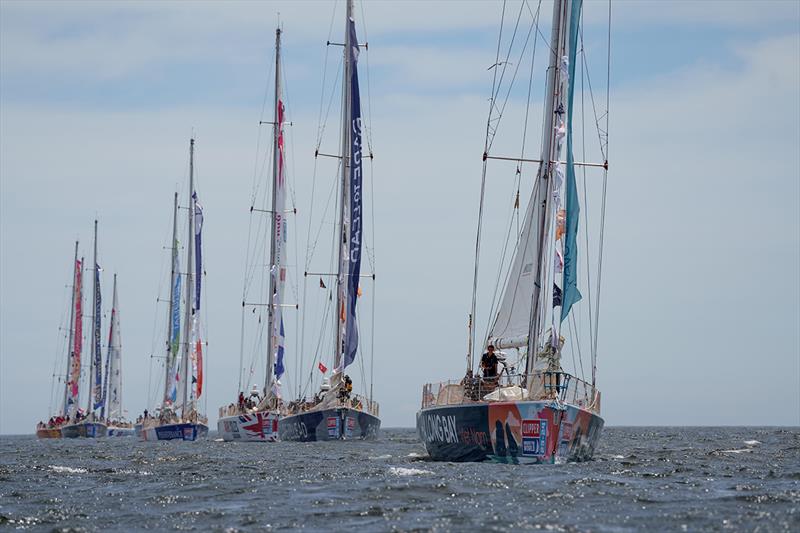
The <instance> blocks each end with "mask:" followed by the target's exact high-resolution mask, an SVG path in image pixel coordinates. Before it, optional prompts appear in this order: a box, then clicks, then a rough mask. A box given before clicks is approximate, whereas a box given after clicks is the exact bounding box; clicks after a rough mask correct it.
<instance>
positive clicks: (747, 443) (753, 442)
mask: <svg viewBox="0 0 800 533" xmlns="http://www.w3.org/2000/svg"><path fill="white" fill-rule="evenodd" d="M759 444H761V443H760V442H759V441H757V440H746V441H744V445H745V446H758V445H759Z"/></svg>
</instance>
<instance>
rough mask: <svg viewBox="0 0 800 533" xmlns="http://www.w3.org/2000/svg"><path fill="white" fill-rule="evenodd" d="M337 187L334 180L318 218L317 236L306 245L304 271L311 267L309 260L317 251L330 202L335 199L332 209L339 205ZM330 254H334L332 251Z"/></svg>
mask: <svg viewBox="0 0 800 533" xmlns="http://www.w3.org/2000/svg"><path fill="white" fill-rule="evenodd" d="M338 185H339V183H338V180H334V181H333V183H332V184H331V191H330V193H329V195H328V200H327V201H326V202H325V209H324V210H323V212H322V217H321V218H320V223H319V229H318V230H317V234H316V236H315V237H314V242H313V244H310V245H308V248H307V253H308V255H307V258H308V259H307V264H306V270H308V269H309V268H310V266H311V258H312V256H313V255H314V251H315V250H316V249H317V244H318V243H319V239H320V236H321V235H322V230H323V228H324V227H325V217H326V216H327V214H328V210H329V209H330V207H331V200H332V199H335V204H334V209H335V208H336V207H337V206H338V205H339V199H338V195H337V194H336V191H337V190H338V189H339V187H338ZM334 226H336V224H334ZM310 229H311V227H310V224H309V231H310ZM334 233H336V229H335V228H334ZM309 240H310V236H309ZM332 253H334V254H335V253H336V252H335V251H333V252H332Z"/></svg>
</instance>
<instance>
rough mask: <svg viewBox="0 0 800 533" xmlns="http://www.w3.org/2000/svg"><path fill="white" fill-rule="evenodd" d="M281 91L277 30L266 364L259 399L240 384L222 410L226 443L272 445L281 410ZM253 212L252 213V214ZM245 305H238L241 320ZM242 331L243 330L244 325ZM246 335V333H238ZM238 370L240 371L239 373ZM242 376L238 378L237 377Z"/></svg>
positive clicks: (283, 205)
mask: <svg viewBox="0 0 800 533" xmlns="http://www.w3.org/2000/svg"><path fill="white" fill-rule="evenodd" d="M284 111H285V110H284V105H283V100H282V91H281V29H280V28H277V29H276V30H275V107H274V120H273V122H272V131H273V134H272V137H273V152H272V154H273V158H272V165H273V168H272V206H271V209H270V211H269V215H270V217H271V219H272V233H271V238H270V255H269V293H268V294H269V295H270V296H271V298H269V300H270V301H269V302H268V303H267V305H266V307H267V332H266V341H267V342H266V344H267V346H266V349H267V358H266V359H267V364H266V369H265V370H266V372H265V375H266V378H265V383H264V390H263V394H260V393H259V391H258V388H257V387H256V388H254V390H253V391H252V392H251V393H250V395H249V396H248V397H245V393H244V391H243V390H241V389H242V383H241V380H240V383H239V389H240V390H239V394H238V398H237V400H236V403H231V404H230V405H228V406H223V407H220V409H219V420H218V421H217V429H218V431H219V433H220V435H222V438H223V440H225V441H245V442H250V441H253V442H274V441H276V440H277V439H278V419H279V418H280V409H281V407H282V401H281V391H280V381H279V380H280V378H281V375H282V374H283V372H284V364H283V356H284V325H283V311H282V306H283V305H284V304H283V294H284V285H285V282H286V266H285V260H286V255H287V254H286V232H287V230H288V221H287V217H286V215H287V211H286V175H285V174H286V172H285V170H286V168H285V158H284V135H283V126H284V123H285V112H284ZM251 212H252V210H251ZM245 307H246V302H245V301H244V299H243V300H242V320H244V316H245V315H244V309H245ZM242 327H243V328H244V324H242ZM242 331H244V329H243V330H242ZM240 370H241V369H240ZM240 375H241V374H240Z"/></svg>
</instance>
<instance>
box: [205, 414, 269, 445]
mask: <svg viewBox="0 0 800 533" xmlns="http://www.w3.org/2000/svg"><path fill="white" fill-rule="evenodd" d="M279 419H280V415H279V414H278V413H276V412H274V411H258V412H256V413H242V414H238V415H232V416H225V417H222V418H220V419H219V420H218V421H217V431H219V434H220V436H221V437H222V440H224V441H226V442H237V441H238V442H275V441H277V440H278V420H279Z"/></svg>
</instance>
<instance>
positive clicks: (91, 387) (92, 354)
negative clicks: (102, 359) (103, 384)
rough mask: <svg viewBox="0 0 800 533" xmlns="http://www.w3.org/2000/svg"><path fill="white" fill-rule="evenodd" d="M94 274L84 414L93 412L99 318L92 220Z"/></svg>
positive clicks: (95, 223)
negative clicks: (87, 386) (86, 398)
mask: <svg viewBox="0 0 800 533" xmlns="http://www.w3.org/2000/svg"><path fill="white" fill-rule="evenodd" d="M92 272H93V273H94V275H93V276H92V278H93V281H92V342H91V348H90V351H89V389H88V391H89V400H88V402H87V403H86V414H89V413H93V412H94V409H93V407H94V403H93V402H94V357H95V344H96V343H95V342H94V334H95V333H94V332H95V330H96V329H97V321H98V320H99V319H100V317H99V316H97V304H96V302H97V289H98V287H97V280H98V277H97V220H95V221H94V268H93V269H92Z"/></svg>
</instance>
